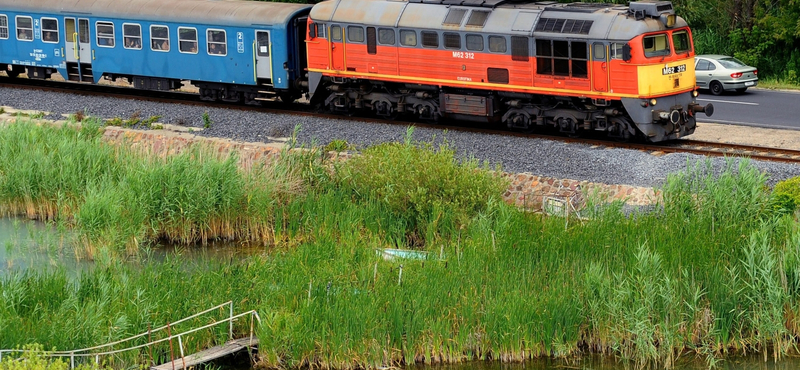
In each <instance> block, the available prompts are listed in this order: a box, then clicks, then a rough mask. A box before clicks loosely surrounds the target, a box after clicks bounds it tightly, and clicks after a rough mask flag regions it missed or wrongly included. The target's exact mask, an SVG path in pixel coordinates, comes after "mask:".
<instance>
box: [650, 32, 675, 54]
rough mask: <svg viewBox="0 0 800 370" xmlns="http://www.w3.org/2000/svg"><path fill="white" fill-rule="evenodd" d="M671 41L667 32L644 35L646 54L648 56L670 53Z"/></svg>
mask: <svg viewBox="0 0 800 370" xmlns="http://www.w3.org/2000/svg"><path fill="white" fill-rule="evenodd" d="M669 54H670V51H669V41H668V40H667V34H666V33H659V34H657V35H650V36H645V37H644V56H646V57H648V58H652V57H661V56H666V55H669Z"/></svg>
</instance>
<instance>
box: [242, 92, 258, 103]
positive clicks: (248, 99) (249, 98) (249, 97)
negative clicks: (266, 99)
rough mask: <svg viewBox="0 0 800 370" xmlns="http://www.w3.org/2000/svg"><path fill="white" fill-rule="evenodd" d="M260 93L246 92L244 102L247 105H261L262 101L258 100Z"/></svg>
mask: <svg viewBox="0 0 800 370" xmlns="http://www.w3.org/2000/svg"><path fill="white" fill-rule="evenodd" d="M257 97H258V93H254V92H246V93H244V103H245V104H246V105H261V102H260V101H258V100H256V98H257Z"/></svg>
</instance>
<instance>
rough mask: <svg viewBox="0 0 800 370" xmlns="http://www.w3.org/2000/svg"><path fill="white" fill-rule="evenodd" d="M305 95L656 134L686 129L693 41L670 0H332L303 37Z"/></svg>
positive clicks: (383, 111)
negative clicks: (615, 0)
mask: <svg viewBox="0 0 800 370" xmlns="http://www.w3.org/2000/svg"><path fill="white" fill-rule="evenodd" d="M306 47H307V54H308V72H309V73H308V79H309V80H308V84H309V94H310V96H311V99H312V102H314V101H316V102H319V103H324V104H325V105H326V106H328V107H329V108H330V109H331V110H333V111H340V112H349V111H353V110H359V109H371V110H373V111H374V112H375V114H377V115H378V116H383V117H394V116H395V115H397V114H412V115H415V116H417V117H419V118H421V119H425V120H437V119H439V118H441V117H450V118H456V119H468V120H485V121H488V122H498V123H501V124H504V125H506V126H508V127H510V128H513V129H520V130H528V129H531V128H534V127H536V126H551V127H555V128H557V129H558V130H560V131H561V132H564V133H567V134H578V133H579V132H580V131H587V130H591V131H603V132H606V133H607V134H608V135H609V136H610V137H615V138H623V139H627V138H630V137H632V136H640V137H643V138H644V139H645V140H648V141H653V142H657V141H663V140H670V139H676V138H679V137H682V136H686V135H690V134H692V133H693V132H694V130H695V127H696V120H695V115H696V114H697V113H698V112H705V114H706V115H709V116H710V115H711V113H713V106H711V105H710V104H709V105H707V106H705V107H703V106H700V105H699V104H697V103H696V101H695V97H696V96H697V93H696V89H695V77H694V76H695V75H694V63H693V61H694V59H693V58H694V48H693V44H692V36H691V31H690V29H689V28H688V26H687V24H686V22H685V21H684V20H683V19H681V18H679V17H677V16H676V15H675V12H674V10H673V9H672V3H671V2H669V1H637V2H632V3H631V4H630V6H628V7H624V6H617V5H612V4H595V3H572V4H558V3H556V2H553V1H540V2H535V3H533V2H517V1H508V0H436V1H434V0H408V1H398V0H328V1H325V2H322V3H318V4H316V5H315V6H314V7H313V8H312V10H311V14H310V16H309V18H308V34H307V37H306Z"/></svg>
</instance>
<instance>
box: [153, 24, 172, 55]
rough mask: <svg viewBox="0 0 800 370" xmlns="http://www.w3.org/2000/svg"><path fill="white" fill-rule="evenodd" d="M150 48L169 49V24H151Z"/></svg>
mask: <svg viewBox="0 0 800 370" xmlns="http://www.w3.org/2000/svg"><path fill="white" fill-rule="evenodd" d="M150 49H151V50H155V51H169V28H167V26H150Z"/></svg>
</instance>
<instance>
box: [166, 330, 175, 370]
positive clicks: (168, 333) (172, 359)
mask: <svg viewBox="0 0 800 370" xmlns="http://www.w3.org/2000/svg"><path fill="white" fill-rule="evenodd" d="M167 335H168V336H169V363H170V364H172V370H175V356H174V355H173V354H172V329H170V327H169V323H167Z"/></svg>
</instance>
